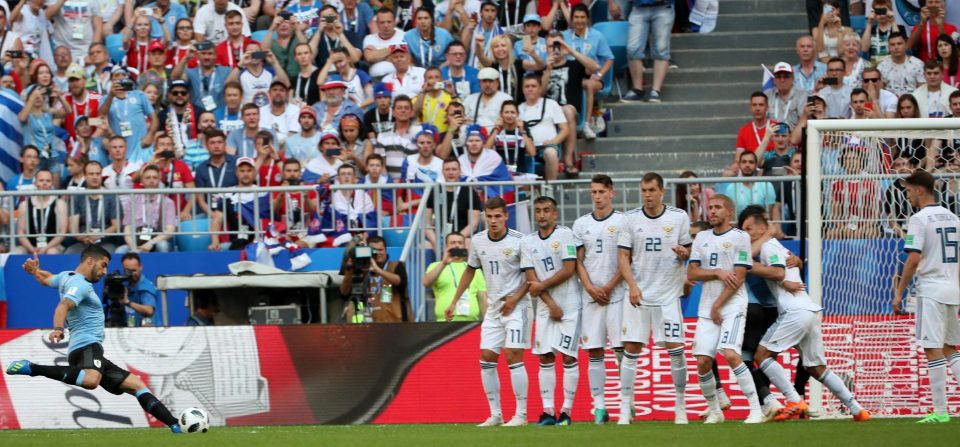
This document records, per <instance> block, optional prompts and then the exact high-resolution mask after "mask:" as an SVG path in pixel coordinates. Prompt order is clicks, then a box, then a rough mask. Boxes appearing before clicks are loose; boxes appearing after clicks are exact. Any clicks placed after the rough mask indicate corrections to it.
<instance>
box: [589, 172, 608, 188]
mask: <svg viewBox="0 0 960 447" xmlns="http://www.w3.org/2000/svg"><path fill="white" fill-rule="evenodd" d="M590 183H599V184H601V185H603V186H606V187H607V188H610V189H613V179H612V178H610V176H609V175H607V174H597V175H594V176H593V178H591V179H590Z"/></svg>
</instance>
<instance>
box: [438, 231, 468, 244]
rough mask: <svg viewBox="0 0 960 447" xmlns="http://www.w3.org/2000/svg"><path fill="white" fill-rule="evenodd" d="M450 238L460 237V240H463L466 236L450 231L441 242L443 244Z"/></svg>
mask: <svg viewBox="0 0 960 447" xmlns="http://www.w3.org/2000/svg"><path fill="white" fill-rule="evenodd" d="M452 236H460V237H462V238H464V239H466V238H467V237H466V236H464V235H462V234H460V232H458V231H451V232H449V233H447V235H446V236H444V237H443V241H444V242H447V241H449V240H450V237H452Z"/></svg>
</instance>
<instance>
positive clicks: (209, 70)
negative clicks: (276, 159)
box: [170, 41, 242, 132]
mask: <svg viewBox="0 0 960 447" xmlns="http://www.w3.org/2000/svg"><path fill="white" fill-rule="evenodd" d="M195 48H196V51H194V50H193V49H190V50H189V51H188V52H187V57H185V58H183V59H181V60H180V62H178V63H177V65H176V66H175V67H174V68H173V71H172V72H171V73H170V77H171V78H173V79H186V80H187V82H189V83H190V97H191V98H193V106H194V107H196V108H197V109H198V110H206V111H216V112H217V114H218V118H219V119H218V121H219V120H223V119H228V117H227V116H224V115H225V114H227V115H228V114H230V113H231V112H235V113H239V112H240V110H239V104H233V105H231V108H232V110H231V109H227V110H225V107H227V104H225V103H224V102H225V101H226V100H228V99H229V98H230V94H229V92H228V91H227V88H226V87H227V77H229V76H230V72H231V68H229V67H224V66H220V65H217V63H216V60H217V53H216V51H215V50H214V46H213V42H209V41H203V42H198V43H197V44H196V46H195ZM194 54H196V55H197V57H196V60H197V62H198V63H197V65H196V66H195V67H192V68H187V61H189V60H193V59H194ZM232 87H233V88H235V89H236V90H235V91H240V92H241V94H242V88H241V87H240V84H232ZM237 99H239V98H237ZM237 120H238V121H239V119H237ZM221 130H223V131H224V132H229V131H231V130H233V129H232V128H226V127H223V128H221Z"/></svg>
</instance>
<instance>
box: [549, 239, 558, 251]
mask: <svg viewBox="0 0 960 447" xmlns="http://www.w3.org/2000/svg"><path fill="white" fill-rule="evenodd" d="M550 250H553V252H554V253H556V252H559V251H560V241H553V242H551V243H550Z"/></svg>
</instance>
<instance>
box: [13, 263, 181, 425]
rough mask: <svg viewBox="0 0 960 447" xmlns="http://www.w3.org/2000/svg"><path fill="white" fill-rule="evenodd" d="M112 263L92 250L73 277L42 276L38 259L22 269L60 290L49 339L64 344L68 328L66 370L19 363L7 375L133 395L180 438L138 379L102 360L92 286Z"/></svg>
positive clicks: (100, 320)
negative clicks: (43, 379) (42, 378)
mask: <svg viewBox="0 0 960 447" xmlns="http://www.w3.org/2000/svg"><path fill="white" fill-rule="evenodd" d="M109 262H110V253H108V252H107V251H106V250H104V249H103V248H101V247H100V246H98V245H91V246H89V247H87V248H86V249H84V250H83V253H81V254H80V265H79V266H77V268H76V270H74V271H67V272H61V273H58V274H56V275H54V274H52V273H50V272H48V271H46V270H41V269H40V260H39V259H38V258H37V255H36V254H34V255H33V258H32V259H28V260H27V262H25V263H24V264H23V270H24V271H26V272H27V273H29V274H31V275H33V277H34V278H36V280H37V281H39V282H40V284H43V285H45V286H47V287H53V288H56V289H58V290H59V293H60V304H59V305H58V306H57V309H56V310H55V311H54V313H53V326H54V327H53V331H51V332H50V335H49V337H48V338H49V339H50V341H51V342H53V343H60V342H61V341H62V340H63V338H64V335H65V333H64V330H65V328H70V342H69V345H68V347H67V353H68V354H67V363H68V364H67V366H50V365H37V364H33V363H30V361H28V360H17V361H15V362H13V363H11V364H10V365H8V366H7V374H10V375H26V376H31V377H34V376H43V377H46V378H48V379H52V380H56V381H58V382H63V383H66V384H67V385H75V386H79V387H82V388H85V389H88V390H94V389H96V388H97V387H98V386H99V387H102V388H103V389H105V390H107V391H108V392H110V393H113V394H116V395H120V394H123V393H127V394H131V395H134V396H136V397H137V400H138V401H139V402H140V406H141V407H143V410H144V411H146V412H147V413H150V414H152V415H153V417H155V418H157V419H158V420H160V421H161V422H163V423H164V424H167V426H168V427H170V430H171V431H172V432H174V433H181V431H180V425H179V424H177V418H175V417H173V415H171V414H170V411H169V410H167V407H166V406H164V405H163V403H161V402H160V401H159V400H157V398H156V397H154V395H153V394H152V393H150V390H149V389H147V386H146V385H144V383H143V381H142V380H140V377H139V376H137V375H135V374H130V372H129V371H127V370H125V369H123V368H120V367H119V366H117V365H114V364H113V362H111V361H110V360H107V359H106V358H104V357H103V346H102V343H103V324H104V314H103V303H102V302H101V301H100V297H98V296H97V293H96V292H94V290H93V284H94V283H96V282H97V281H99V280H100V278H101V277H103V275H105V274H106V273H107V264H108V263H109Z"/></svg>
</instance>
